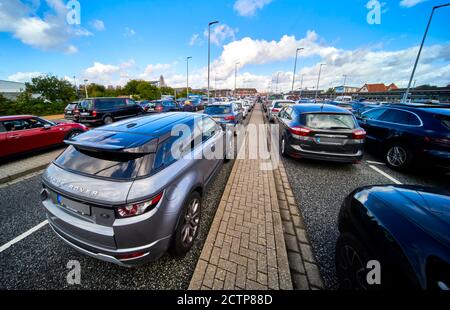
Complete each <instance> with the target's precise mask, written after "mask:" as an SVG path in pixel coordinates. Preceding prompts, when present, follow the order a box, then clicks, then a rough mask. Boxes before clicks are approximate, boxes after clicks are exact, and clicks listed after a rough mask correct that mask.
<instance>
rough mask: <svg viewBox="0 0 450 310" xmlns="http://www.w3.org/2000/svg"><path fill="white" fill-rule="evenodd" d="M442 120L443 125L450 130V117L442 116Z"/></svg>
mask: <svg viewBox="0 0 450 310" xmlns="http://www.w3.org/2000/svg"><path fill="white" fill-rule="evenodd" d="M440 119H441V123H442V125H443V126H444V127H445V128H447V129H450V116H442V117H440Z"/></svg>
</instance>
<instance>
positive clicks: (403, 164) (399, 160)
mask: <svg viewBox="0 0 450 310" xmlns="http://www.w3.org/2000/svg"><path fill="white" fill-rule="evenodd" d="M384 158H385V161H386V164H387V166H388V167H389V168H392V169H394V170H400V171H405V170H408V169H409V168H410V167H411V166H412V164H413V162H414V153H413V151H412V150H411V148H410V147H408V146H407V145H405V144H403V143H401V142H394V143H391V144H390V145H389V146H388V147H387V148H386V152H385V154H384Z"/></svg>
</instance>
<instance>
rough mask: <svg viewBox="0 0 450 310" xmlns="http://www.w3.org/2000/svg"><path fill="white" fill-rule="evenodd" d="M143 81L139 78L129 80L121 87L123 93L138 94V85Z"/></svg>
mask: <svg viewBox="0 0 450 310" xmlns="http://www.w3.org/2000/svg"><path fill="white" fill-rule="evenodd" d="M142 82H143V81H140V80H130V81H128V83H127V84H126V85H125V86H124V87H123V95H129V96H130V95H137V94H138V89H137V88H138V85H139V84H140V83H142Z"/></svg>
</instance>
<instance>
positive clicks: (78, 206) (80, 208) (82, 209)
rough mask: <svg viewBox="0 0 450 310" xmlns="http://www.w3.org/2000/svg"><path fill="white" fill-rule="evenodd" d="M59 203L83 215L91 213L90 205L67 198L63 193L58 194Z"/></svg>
mask: <svg viewBox="0 0 450 310" xmlns="http://www.w3.org/2000/svg"><path fill="white" fill-rule="evenodd" d="M56 200H57V203H58V205H59V206H60V207H62V208H65V209H68V210H70V211H73V212H75V213H78V214H81V215H91V207H89V206H88V205H85V204H82V203H79V202H76V201H73V200H70V199H67V198H65V197H63V196H61V195H57V196H56Z"/></svg>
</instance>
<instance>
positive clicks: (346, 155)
mask: <svg viewBox="0 0 450 310" xmlns="http://www.w3.org/2000/svg"><path fill="white" fill-rule="evenodd" d="M291 147H292V148H293V149H295V150H297V151H300V152H304V153H309V154H316V155H331V156H342V157H356V156H361V155H362V151H361V150H359V151H358V152H357V153H356V154H338V153H328V152H315V151H307V150H304V149H302V148H301V146H299V145H291Z"/></svg>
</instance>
